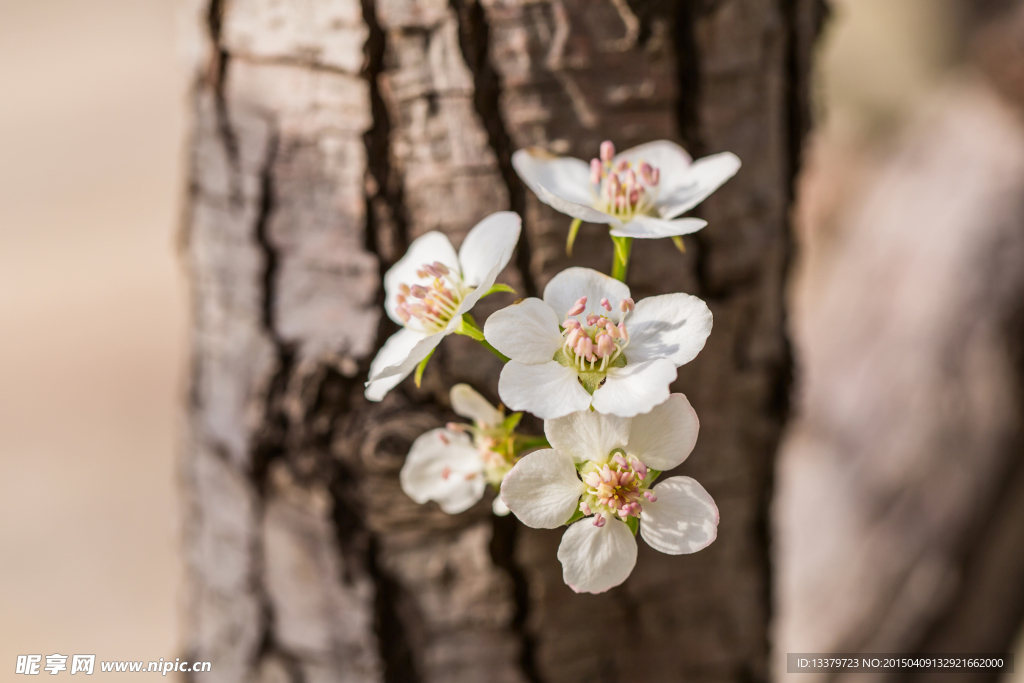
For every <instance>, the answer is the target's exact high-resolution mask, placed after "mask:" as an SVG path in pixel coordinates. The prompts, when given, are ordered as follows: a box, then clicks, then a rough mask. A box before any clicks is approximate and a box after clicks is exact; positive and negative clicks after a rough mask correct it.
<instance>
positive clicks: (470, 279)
mask: <svg viewBox="0 0 1024 683" xmlns="http://www.w3.org/2000/svg"><path fill="white" fill-rule="evenodd" d="M521 222H522V221H521V220H520V218H519V216H518V215H516V214H515V213H512V212H510V211H501V212H499V213H493V214H491V215H490V216H488V217H487V218H485V219H483V220H482V221H480V222H479V223H477V224H476V226H475V227H474V228H473V229H472V230H470V231H469V234H468V235H466V239H465V240H464V241H463V242H462V248H461V249H459V254H458V256H456V255H455V249H454V248H453V247H452V243H451V242H449V241H448V238H447V237H445V236H444V235H443V234H441V233H439V232H428V233H427V234H425V235H423V236H421V237H418V238H417V239H416V240H414V241H413V243H412V244H411V245H409V251H408V252H407V253H406V255H405V256H403V257H402V259H401V260H400V261H399V262H398V263H396V264H395V265H394V266H392V267H391V269H390V270H389V271H388V272H387V273H386V274H385V275H384V291H385V300H384V309H385V310H386V311H387V314H388V317H390V318H391V319H392V320H394V321H395V322H396V323H399V324H400V325H403V329H401V330H399V331H398V332H396V333H395V334H393V335H391V337H390V338H389V339H388V340H387V341H386V342H385V343H384V346H383V347H382V348H381V350H380V351H379V352H378V353H377V357H376V358H374V359H373V362H372V363H371V364H370V381H369V382H367V383H366V398H368V399H369V400H371V401H379V400H381V399H382V398H384V395H385V394H387V393H388V392H389V391H391V390H392V389H393V388H394V387H395V386H397V385H398V383H399V382H401V381H402V380H403V379H405V378H406V377H408V376H409V373H411V372H412V371H413V369H414V368H415V367H416V366H417V365H418V364H419V362H420V361H422V360H423V359H424V358H426V357H427V356H428V355H430V353H431V351H433V350H434V348H436V347H437V345H438V344H440V343H441V340H442V339H444V338H445V337H446V336H447V335H449V334H451V333H452V332H454V331H455V330H456V329H458V327H459V325H460V323H461V322H462V315H463V314H464V313H468V312H469V310H470V309H471V308H473V306H474V305H475V304H476V302H477V301H479V300H480V297H482V296H483V295H484V294H486V293H487V290H489V289H490V288H491V286H492V285H493V284H494V280H495V278H497V277H498V273H500V272H501V269H502V268H504V267H505V265H506V264H507V263H508V261H509V259H510V258H511V257H512V250H513V249H515V246H516V242H518V241H519V230H520V225H521Z"/></svg>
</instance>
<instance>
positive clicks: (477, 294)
mask: <svg viewBox="0 0 1024 683" xmlns="http://www.w3.org/2000/svg"><path fill="white" fill-rule="evenodd" d="M503 267H504V266H502V264H501V262H500V261H499V262H498V263H495V264H494V265H493V266H491V270H490V271H489V272H488V273H487V274H486V275H484V276H483V278H482V279H481V280H480V285H479V286H478V287H477V288H476V289H474V290H473V291H472V292H470V293H469V294H467V295H466V296H465V298H464V299H463V300H462V301H461V302H460V303H459V307H458V308H457V309H456V310H455V315H453V316H452V319H451V320H450V321H448V328H447V330H446V332H447V333H448V334H451V333H452V332H454V331H455V330H456V329H457V328H458V327H459V325H461V324H462V314H463V313H469V311H470V310H472V308H473V307H474V306H476V302H478V301H480V299H481V297H483V295H484V294H486V293H487V290H488V289H490V288H491V285H493V284H494V281H495V280H496V279H498V273H499V272H501V269H502V268H503Z"/></svg>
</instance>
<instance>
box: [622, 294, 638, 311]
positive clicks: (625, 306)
mask: <svg viewBox="0 0 1024 683" xmlns="http://www.w3.org/2000/svg"><path fill="white" fill-rule="evenodd" d="M634 308H636V304H635V303H634V302H633V300H632V299H630V298H628V297H627V298H625V299H623V300H622V301H620V302H619V310H620V311H622V312H623V313H628V312H629V311H632V310H633V309H634Z"/></svg>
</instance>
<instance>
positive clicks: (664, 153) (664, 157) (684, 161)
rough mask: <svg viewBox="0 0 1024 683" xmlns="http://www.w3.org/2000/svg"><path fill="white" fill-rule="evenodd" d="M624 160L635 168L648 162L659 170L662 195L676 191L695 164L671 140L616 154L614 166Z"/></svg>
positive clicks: (658, 141) (646, 144) (657, 141)
mask: <svg viewBox="0 0 1024 683" xmlns="http://www.w3.org/2000/svg"><path fill="white" fill-rule="evenodd" d="M622 160H626V161H629V162H631V163H632V164H634V166H637V165H639V164H640V162H642V161H646V162H647V163H649V164H650V165H651V166H653V167H655V168H657V169H658V170H659V172H660V174H661V182H660V185H659V190H660V191H661V192H662V193H664V192H665V191H669V192H671V191H673V190H675V189H676V188H677V187H678V184H679V183H680V182H683V181H684V180H685V179H686V176H687V173H688V172H689V169H690V164H692V163H693V159H692V158H691V157H690V155H689V154H688V153H687V151H686V150H685V149H683V148H682V147H680V146H679V145H677V144H676V143H674V142H672V141H671V140H655V141H654V142H645V143H644V144H642V145H637V146H636V147H633V148H632V149H627V150H625V151H624V152H620V153H619V154H616V155H615V159H614V160H612V164H613V165H614V164H616V163H618V162H619V161H622Z"/></svg>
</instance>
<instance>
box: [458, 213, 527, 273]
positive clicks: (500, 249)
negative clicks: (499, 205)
mask: <svg viewBox="0 0 1024 683" xmlns="http://www.w3.org/2000/svg"><path fill="white" fill-rule="evenodd" d="M522 223H523V221H522V219H520V218H519V215H518V214H516V213H513V212H511V211H499V212H498V213H492V214H491V215H490V216H488V217H487V218H485V219H483V220H482V221H480V222H479V223H477V224H476V225H475V226H474V227H473V229H472V230H470V231H469V234H468V235H466V239H464V240H463V241H462V246H461V247H460V248H459V264H460V265H461V266H462V280H463V281H464V282H465V283H466V284H467V285H470V286H471V287H476V286H478V285H479V284H480V283H482V282H483V280H484V278H486V277H487V274H488V273H490V272H491V268H493V267H494V264H498V272H499V273H500V272H501V271H502V269H504V267H505V266H506V265H508V261H509V259H510V258H512V251H513V250H514V249H515V248H516V242H518V241H519V231H520V229H521V227H522Z"/></svg>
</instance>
